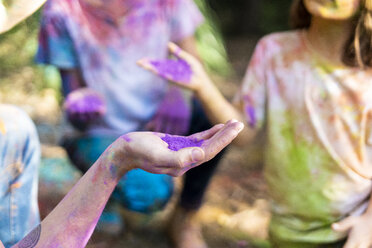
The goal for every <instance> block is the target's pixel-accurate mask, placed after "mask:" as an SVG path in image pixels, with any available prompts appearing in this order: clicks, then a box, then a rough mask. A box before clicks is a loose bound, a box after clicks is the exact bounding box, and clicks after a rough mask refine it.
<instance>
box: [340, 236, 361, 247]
mask: <svg viewBox="0 0 372 248" xmlns="http://www.w3.org/2000/svg"><path fill="white" fill-rule="evenodd" d="M356 242H357V240H354V239H352V238H348V239H347V241H346V244H345V245H344V247H343V248H357V247H358V246H357V243H356Z"/></svg>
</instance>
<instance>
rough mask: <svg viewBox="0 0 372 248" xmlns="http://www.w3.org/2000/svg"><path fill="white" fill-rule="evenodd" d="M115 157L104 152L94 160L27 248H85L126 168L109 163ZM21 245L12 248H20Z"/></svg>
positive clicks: (122, 165) (123, 165)
mask: <svg viewBox="0 0 372 248" xmlns="http://www.w3.org/2000/svg"><path fill="white" fill-rule="evenodd" d="M114 145H115V143H114V144H113V146H114ZM107 151H112V150H107ZM115 156H116V155H115V154H112V152H105V153H104V154H103V155H102V156H101V157H100V158H99V159H98V160H97V162H96V163H95V164H94V165H93V166H92V167H91V169H90V170H89V171H88V172H87V173H86V174H85V175H84V176H83V177H82V178H81V179H80V180H79V182H78V183H77V184H76V185H75V186H74V187H73V189H72V190H71V191H70V192H69V193H68V194H67V195H66V196H65V197H64V199H63V200H62V201H61V202H60V203H59V204H58V205H57V207H56V208H55V209H54V210H53V211H52V212H51V213H50V214H49V215H48V216H47V217H46V218H45V219H44V220H43V221H42V223H41V233H40V239H39V241H38V242H37V245H36V246H31V247H71V248H81V247H85V245H86V244H87V242H88V240H89V238H90V237H91V235H92V233H93V230H94V228H95V226H96V224H97V221H98V219H99V217H100V215H101V213H102V210H103V209H104V207H105V205H106V203H107V200H108V198H109V196H110V195H111V193H112V191H113V190H114V188H115V186H116V184H117V182H118V181H119V180H120V178H121V177H122V176H123V175H124V174H125V173H126V171H127V170H126V169H125V168H128V167H126V165H125V164H123V163H122V164H120V167H119V165H118V164H116V163H117V162H116V161H114V159H113V158H114V157H115ZM122 161H123V160H122ZM118 168H121V169H118ZM39 230H40V228H39ZM37 232H38V230H36V234H34V235H37ZM34 233H35V231H34ZM21 242H22V241H20V243H18V244H17V245H16V246H15V247H21Z"/></svg>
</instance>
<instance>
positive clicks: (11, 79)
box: [0, 11, 60, 93]
mask: <svg viewBox="0 0 372 248" xmlns="http://www.w3.org/2000/svg"><path fill="white" fill-rule="evenodd" d="M39 18H40V11H39V12H37V13H36V14H34V15H33V16H31V17H30V18H28V19H27V20H26V21H24V22H23V23H21V24H19V25H18V26H17V27H15V28H14V29H12V30H11V31H9V32H7V33H5V34H2V35H0V90H1V91H2V92H4V91H6V92H11V91H12V90H13V89H15V88H17V89H20V90H23V91H25V92H29V93H37V92H39V91H40V90H42V89H45V88H53V89H55V90H56V91H57V92H58V91H59V90H58V89H59V87H60V79H59V76H58V75H57V72H56V71H55V70H54V69H53V68H51V67H40V66H36V65H35V64H34V62H33V59H34V55H35V53H36V49H37V33H38V30H39V29H38V27H39Z"/></svg>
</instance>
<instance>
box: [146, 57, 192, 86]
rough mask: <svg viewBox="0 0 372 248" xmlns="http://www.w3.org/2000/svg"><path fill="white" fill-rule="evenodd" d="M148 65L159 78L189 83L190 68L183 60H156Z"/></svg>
mask: <svg viewBox="0 0 372 248" xmlns="http://www.w3.org/2000/svg"><path fill="white" fill-rule="evenodd" d="M150 63H151V65H152V66H153V67H154V68H155V69H156V71H157V72H158V73H159V75H160V76H163V77H166V78H168V79H171V80H173V81H175V82H181V83H189V82H190V81H191V76H192V70H191V67H190V65H189V64H188V63H187V62H186V61H184V60H183V59H177V60H173V59H166V60H156V61H151V62H150Z"/></svg>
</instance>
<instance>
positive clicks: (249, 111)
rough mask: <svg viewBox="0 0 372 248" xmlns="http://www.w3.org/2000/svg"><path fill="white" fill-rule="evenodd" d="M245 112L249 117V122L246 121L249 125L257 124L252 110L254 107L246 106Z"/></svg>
mask: <svg viewBox="0 0 372 248" xmlns="http://www.w3.org/2000/svg"><path fill="white" fill-rule="evenodd" d="M245 112H246V114H247V115H248V117H249V122H248V124H249V126H250V127H252V128H254V127H255V126H256V124H257V120H256V113H255V111H254V108H253V107H252V106H246V107H245Z"/></svg>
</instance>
